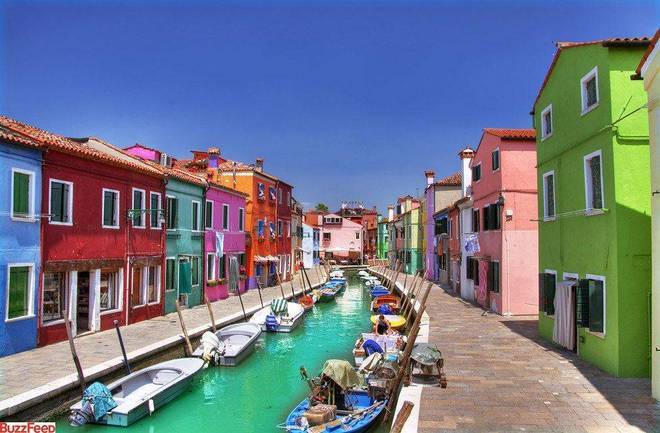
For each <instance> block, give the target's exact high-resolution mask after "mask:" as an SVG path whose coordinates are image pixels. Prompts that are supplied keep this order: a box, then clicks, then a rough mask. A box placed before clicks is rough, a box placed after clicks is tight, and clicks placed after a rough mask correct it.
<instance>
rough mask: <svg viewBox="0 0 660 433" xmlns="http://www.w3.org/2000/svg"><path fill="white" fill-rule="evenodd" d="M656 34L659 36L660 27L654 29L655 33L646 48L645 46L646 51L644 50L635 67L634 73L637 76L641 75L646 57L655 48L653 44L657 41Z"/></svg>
mask: <svg viewBox="0 0 660 433" xmlns="http://www.w3.org/2000/svg"><path fill="white" fill-rule="evenodd" d="M658 36H660V29H658V30H656V32H655V35H654V36H653V39H652V40H651V43H650V44H649V46H648V48H646V52H644V55H643V56H642V60H640V61H639V65H637V69H636V70H635V73H636V74H637V76H638V77H641V75H642V68H643V67H644V63H646V59H648V58H649V56H650V55H651V53H652V52H653V49H654V48H655V45H656V44H657V43H658Z"/></svg>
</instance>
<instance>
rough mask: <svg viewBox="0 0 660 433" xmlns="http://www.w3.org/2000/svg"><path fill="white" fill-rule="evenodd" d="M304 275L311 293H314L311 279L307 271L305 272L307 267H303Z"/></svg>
mask: <svg viewBox="0 0 660 433" xmlns="http://www.w3.org/2000/svg"><path fill="white" fill-rule="evenodd" d="M302 274H303V276H304V277H305V279H306V280H307V285H308V286H309V291H310V292H311V291H312V282H311V281H310V279H309V275H307V270H305V267H304V266H303V268H302ZM301 279H302V277H301ZM303 287H304V286H303ZM303 294H305V291H304V290H303Z"/></svg>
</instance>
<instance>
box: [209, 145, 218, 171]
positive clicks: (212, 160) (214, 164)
mask: <svg viewBox="0 0 660 433" xmlns="http://www.w3.org/2000/svg"><path fill="white" fill-rule="evenodd" d="M208 155H209V165H208V168H218V157H219V156H220V149H218V148H217V147H209V150H208Z"/></svg>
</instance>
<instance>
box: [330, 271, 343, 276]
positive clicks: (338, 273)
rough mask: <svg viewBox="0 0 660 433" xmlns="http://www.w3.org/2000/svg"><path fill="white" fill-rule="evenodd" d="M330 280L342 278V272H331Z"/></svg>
mask: <svg viewBox="0 0 660 433" xmlns="http://www.w3.org/2000/svg"><path fill="white" fill-rule="evenodd" d="M330 278H344V271H340V270H336V271H332V272H330Z"/></svg>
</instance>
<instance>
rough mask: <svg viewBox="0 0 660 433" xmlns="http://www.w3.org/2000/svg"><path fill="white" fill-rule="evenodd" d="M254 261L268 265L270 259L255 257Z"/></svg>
mask: <svg viewBox="0 0 660 433" xmlns="http://www.w3.org/2000/svg"><path fill="white" fill-rule="evenodd" d="M254 261H255V262H257V263H266V262H267V261H268V258H266V257H263V256H254Z"/></svg>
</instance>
